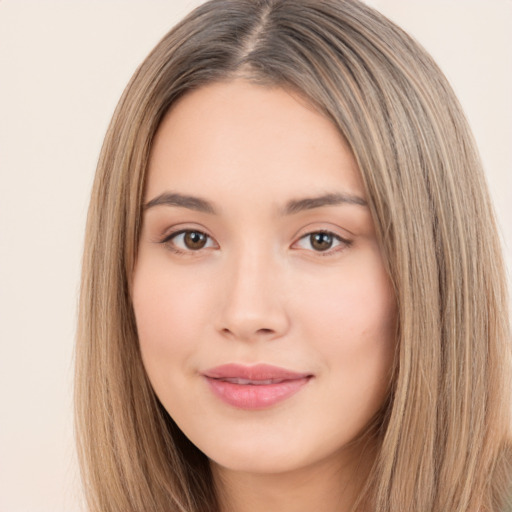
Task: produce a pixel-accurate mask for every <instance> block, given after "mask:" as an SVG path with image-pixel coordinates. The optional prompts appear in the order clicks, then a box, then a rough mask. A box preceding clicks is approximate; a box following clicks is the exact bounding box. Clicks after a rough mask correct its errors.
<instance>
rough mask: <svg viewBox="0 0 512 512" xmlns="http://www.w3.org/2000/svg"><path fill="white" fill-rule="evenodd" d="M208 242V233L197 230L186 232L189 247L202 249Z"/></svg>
mask: <svg viewBox="0 0 512 512" xmlns="http://www.w3.org/2000/svg"><path fill="white" fill-rule="evenodd" d="M205 244H206V235H205V234H204V233H198V232H197V231H188V232H187V233H185V245H186V246H187V247H188V248H189V249H202V248H203V247H204V246H205Z"/></svg>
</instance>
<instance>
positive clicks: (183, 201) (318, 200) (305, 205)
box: [143, 192, 368, 215]
mask: <svg viewBox="0 0 512 512" xmlns="http://www.w3.org/2000/svg"><path fill="white" fill-rule="evenodd" d="M341 204H353V205H357V206H368V203H367V202H366V201H365V200H364V199H363V198H362V197H359V196H356V195H353V194H346V193H334V194H324V195H321V196H316V197H305V198H303V199H292V200H290V201H288V202H287V203H286V205H285V207H284V208H283V210H282V212H281V214H282V215H293V214H296V213H299V212H302V211H304V210H313V209H314V208H321V207H322V206H338V205H341ZM161 205H164V206H178V207H181V208H187V209H189V210H196V211H199V212H203V213H210V214H216V210H215V208H214V206H213V205H212V203H210V202H209V201H207V200H206V199H202V198H200V197H196V196H189V195H184V194H178V193H176V192H164V193H163V194H160V195H158V196H156V197H155V198H153V199H151V201H148V202H147V203H146V204H144V206H143V208H144V210H148V209H149V208H153V207H155V206H161Z"/></svg>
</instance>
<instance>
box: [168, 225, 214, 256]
mask: <svg viewBox="0 0 512 512" xmlns="http://www.w3.org/2000/svg"><path fill="white" fill-rule="evenodd" d="M162 243H163V244H165V245H166V246H167V248H169V249H171V250H173V251H175V252H177V253H186V252H193V251H196V252H197V251H200V250H201V249H213V248H215V247H216V244H215V242H214V240H213V239H212V238H211V237H210V236H208V235H207V234H206V233H203V232H202V231H194V230H193V229H184V230H183V231H178V232H177V233H172V234H171V235H169V236H168V237H167V238H165V240H162Z"/></svg>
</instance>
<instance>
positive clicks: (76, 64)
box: [0, 0, 512, 512]
mask: <svg viewBox="0 0 512 512" xmlns="http://www.w3.org/2000/svg"><path fill="white" fill-rule="evenodd" d="M198 3H200V2H199V1H193V0H168V1H156V0H153V1H150V0H145V1H142V0H139V1H130V0H118V1H113V0H81V1H73V0H68V1H54V0H39V1H35V0H32V1H26V0H0V173H1V174H0V176H1V182H0V319H1V321H0V512H78V511H79V510H81V502H82V499H81V494H80V486H79V478H78V471H77V466H76V459H75V454H74V446H73V427H72V376H73V343H74V332H75V320H76V304H77V292H78V286H79V284H78V283H79V271H80V258H81V251H82V239H83V232H84V225H85V215H86V210H87V204H88V196H89V192H90V188H91V184H92V180H93V175H94V170H95V166H96V161H97V157H98V153H99V150H100V145H101V142H102V139H103V136H104V133H105V130H106V128H107V124H108V122H109V120H110V117H111V115H112V113H113V110H114V107H115V105H116V102H117V100H118V98H119V96H120V94H121V92H122V90H123V88H124V86H125V85H126V83H127V81H128V79H129V78H130V76H131V74H132V73H133V71H134V70H135V68H136V66H137V65H138V64H139V63H140V62H141V61H142V59H143V58H144V57H145V56H146V54H147V53H148V52H149V50H150V49H151V48H152V47H153V46H154V45H155V44H156V43H157V42H158V40H159V39H160V38H161V37H162V36H163V35H164V34H165V33H166V32H167V31H168V30H169V29H170V28H171V27H172V25H173V24H174V23H175V22H176V21H178V20H179V19H180V18H181V17H182V16H183V15H184V14H185V13H187V12H188V11H189V10H191V8H192V7H193V6H195V5H197V4H198ZM369 3H371V5H374V6H375V7H377V8H378V9H380V10H381V12H383V13H384V14H386V15H388V16H389V17H390V18H391V19H393V20H394V21H396V22H398V23H399V24H400V25H402V26H403V27H404V28H405V29H406V30H408V31H409V32H410V33H411V34H412V35H413V36H414V37H416V39H418V40H419V41H420V42H421V43H422V44H423V45H424V46H425V47H426V48H427V49H428V50H429V51H430V52H431V53H432V54H433V56H434V58H435V59H436V60H437V61H438V63H439V64H440V66H441V68H442V69H443V70H444V71H445V73H446V75H447V76H448V78H449V80H450V81H451V83H452V85H453V87H454V88H455V91H456V93H457V94H458V96H459V99H460V101H461V102H462V105H463V107H464V108H465V111H466V113H467V116H468V118H469V121H470V124H471V126H472V128H473V130H474V133H475V136H476V139H477V142H478V145H479V148H480V151H481V154H482V157H483V160H484V164H485V167H486V171H487V175H488V180H489V183H490V188H491V192H492V195H493V198H494V201H495V204H496V208H497V211H498V215H499V221H500V228H501V231H502V235H503V239H504V243H505V246H506V257H507V262H508V267H509V269H511V268H512V256H511V255H512V172H511V171H512V169H511V167H512V96H511V91H512V31H511V30H510V27H511V26H512V1H511V0H423V1H419V0H417V1H415V0H373V1H371V2H369Z"/></svg>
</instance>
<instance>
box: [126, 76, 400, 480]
mask: <svg viewBox="0 0 512 512" xmlns="http://www.w3.org/2000/svg"><path fill="white" fill-rule="evenodd" d="M132 293H133V297H132V298H133V304H134V309H135V316H136V321H137V329H138V334H139V339H140V347H141V352H142V358H143V362H144V365H145V368H146V370H147V373H148V375H149V378H150V381H151V383H152V385H153V388H154V390H155V392H156V394H157V395H158V397H159V399H160V401H161V402H162V404H163V405H164V407H165V408H166V410H167V411H168V412H169V414H170V415H171V416H172V418H173V419H174V420H175V422H176V423H177V424H178V426H179V427H180V428H181V429H182V430H183V432H184V433H185V434H186V435H187V437H189V439H190V440H191V441H192V442H193V443H194V444H195V445H196V446H197V447H198V448H199V449H200V450H201V451H203V452H204V453H205V454H206V455H207V456H208V457H209V458H210V459H211V460H212V461H214V463H215V464H217V465H218V466H220V467H224V468H230V469H232V470H239V471H253V472H284V471H290V470H293V469H298V468H301V467H306V466H311V465H315V464H317V465H318V464H322V463H323V462H327V461H332V460H335V459H336V460H338V459H339V460H341V459H342V458H343V454H344V453H345V452H346V451H347V450H348V448H347V445H348V443H349V442H350V441H351V440H353V439H354V438H355V437H356V436H357V434H359V433H360V432H361V431H362V429H364V427H365V426H366V425H367V424H368V422H369V420H370V419H371V418H372V417H373V416H374V415H375V413H376V412H377V411H378V409H379V408H380V407H381V405H382V403H383V401H384V400H385V398H386V394H387V389H388V385H389V380H390V371H391V366H392V360H393V354H394V344H395V316H396V314H395V302H394V297H393V293H392V290H391V286H390V282H389V280H388V277H387V274H386V272H385V268H384V264H383V260H382V256H381V253H380V250H379V246H378V243H377V239H376V234H375V230H374V225H373V222H372V218H371V216H370V211H369V209H368V207H367V205H366V199H365V193H364V188H363V185H362V181H361V178H360V175H359V171H358V168H357V165H356V163H355V161H354V158H353V156H352V154H351V152H350V150H349V149H348V147H347V145H346V143H345V142H344V140H343V138H342V137H341V136H340V134H339V133H338V131H337V130H336V128H335V127H334V126H333V124H332V123H331V121H329V120H328V119H327V118H325V117H324V116H322V115H321V114H319V113H318V112H316V111H315V110H314V109H313V108H312V107H310V106H309V105H308V104H307V103H306V102H305V101H304V100H303V99H301V98H299V97H298V96H297V95H294V94H292V93H291V92H289V91H286V90H284V89H279V88H265V87H262V86H257V85H253V84H249V83H247V82H245V81H241V80H237V81H232V82H228V83H218V84H213V85H208V86H205V87H203V88H201V89H198V90H196V91H194V92H191V93H189V94H188V95H186V96H185V97H184V98H182V99H181V100H180V101H179V102H178V103H177V104H175V105H174V106H173V108H172V110H171V111H170V112H169V113H168V114H167V116H166V117H165V119H164V121H163V123H162V124H161V126H160V128H159V130H158V132H157V135H156V139H155V141H154V145H153V148H152V153H151V158H150V164H149V175H148V181H147V187H146V196H145V209H144V219H143V229H142V236H141V240H140V247H139V254H138V260H137V264H136V268H135V272H134V276H133V292H132Z"/></svg>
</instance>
